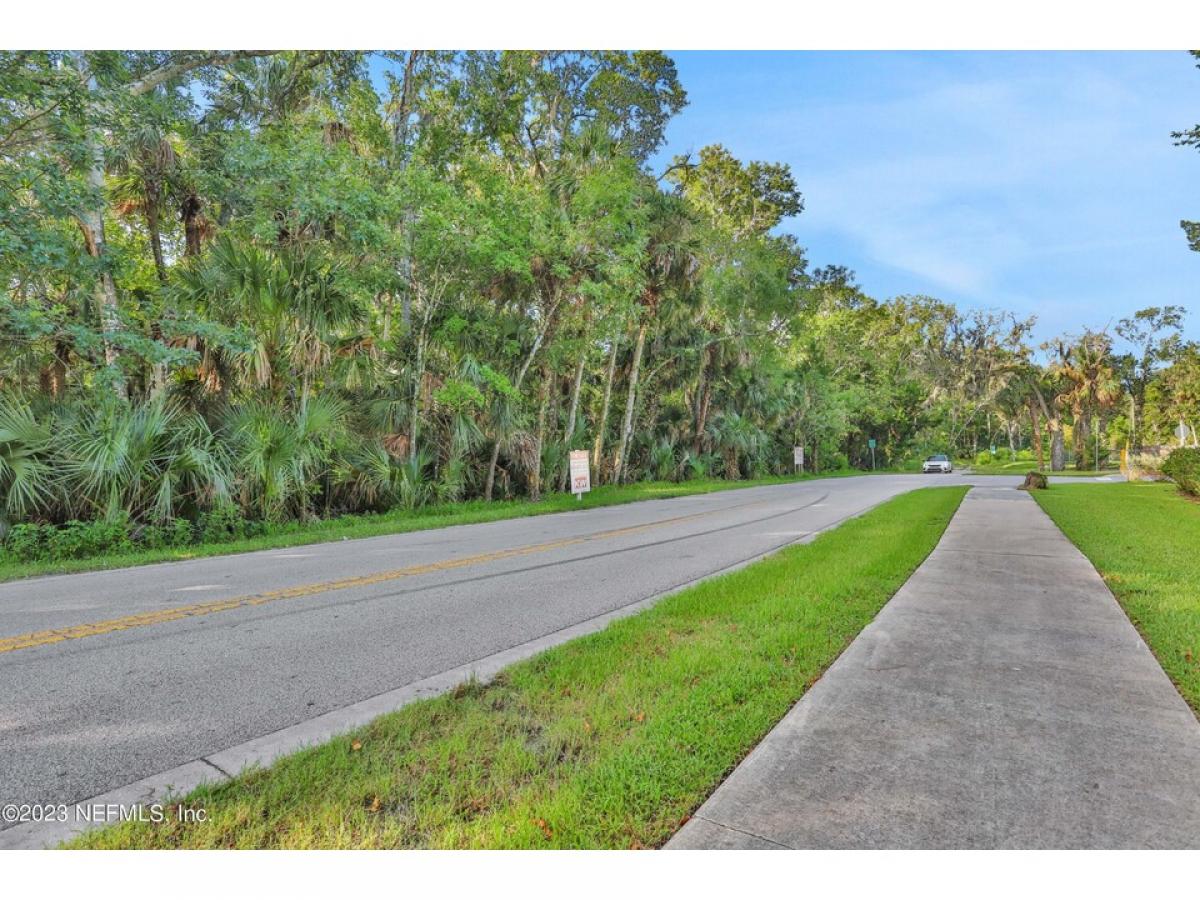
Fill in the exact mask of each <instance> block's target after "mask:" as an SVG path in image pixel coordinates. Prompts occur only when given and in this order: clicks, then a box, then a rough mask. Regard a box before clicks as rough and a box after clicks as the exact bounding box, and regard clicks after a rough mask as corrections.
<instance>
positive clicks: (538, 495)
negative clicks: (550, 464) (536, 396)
mask: <svg viewBox="0 0 1200 900" xmlns="http://www.w3.org/2000/svg"><path fill="white" fill-rule="evenodd" d="M552 380H553V379H552V377H551V375H550V373H549V372H543V374H542V391H541V394H542V396H541V400H540V401H539V402H538V424H537V435H536V437H535V438H534V456H533V471H532V472H531V473H530V474H529V499H530V500H532V501H533V502H534V503H537V502H539V501H540V500H541V499H542V445H543V443H544V442H545V440H546V407H548V406H549V405H550V382H551V381H552Z"/></svg>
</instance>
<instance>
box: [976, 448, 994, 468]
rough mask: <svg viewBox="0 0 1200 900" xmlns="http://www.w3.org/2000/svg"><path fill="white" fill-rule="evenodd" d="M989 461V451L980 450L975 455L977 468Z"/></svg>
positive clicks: (990, 458)
mask: <svg viewBox="0 0 1200 900" xmlns="http://www.w3.org/2000/svg"><path fill="white" fill-rule="evenodd" d="M991 461H992V451H990V450H980V451H979V452H978V453H976V454H975V465H977V466H986V465H987V464H988V463H990V462H991Z"/></svg>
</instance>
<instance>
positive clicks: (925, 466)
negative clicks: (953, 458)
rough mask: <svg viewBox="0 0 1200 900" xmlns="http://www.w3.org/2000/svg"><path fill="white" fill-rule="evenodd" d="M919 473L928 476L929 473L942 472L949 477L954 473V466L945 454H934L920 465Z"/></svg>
mask: <svg viewBox="0 0 1200 900" xmlns="http://www.w3.org/2000/svg"><path fill="white" fill-rule="evenodd" d="M921 471H922V472H924V473H925V474H926V475H928V474H929V473H930V472H942V473H945V474H946V475H949V474H950V473H951V472H953V471H954V464H953V463H952V462H950V457H948V456H947V455H946V454H945V453H935V454H934V455H933V456H930V457H928V458H927V459H926V460H925V462H924V463H922V464H921Z"/></svg>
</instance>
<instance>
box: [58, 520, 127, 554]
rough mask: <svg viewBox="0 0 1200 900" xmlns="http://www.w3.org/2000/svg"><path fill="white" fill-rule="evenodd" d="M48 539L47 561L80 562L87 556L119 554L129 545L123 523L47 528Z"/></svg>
mask: <svg viewBox="0 0 1200 900" xmlns="http://www.w3.org/2000/svg"><path fill="white" fill-rule="evenodd" d="M48 538H49V539H48V540H47V547H48V551H49V552H48V553H47V558H49V559H84V558H85V557H88V556H100V555H103V554H107V553H120V552H122V551H125V550H129V549H130V548H131V547H132V546H133V542H132V541H131V540H130V537H129V525H128V523H127V522H124V521H116V522H105V521H99V522H77V521H71V522H67V523H66V524H65V525H62V526H60V527H58V528H52V529H50V534H49V536H48Z"/></svg>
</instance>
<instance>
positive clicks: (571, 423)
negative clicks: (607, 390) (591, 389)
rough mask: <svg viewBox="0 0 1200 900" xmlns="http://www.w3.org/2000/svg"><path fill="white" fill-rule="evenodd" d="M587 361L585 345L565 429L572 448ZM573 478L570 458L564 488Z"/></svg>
mask: <svg viewBox="0 0 1200 900" xmlns="http://www.w3.org/2000/svg"><path fill="white" fill-rule="evenodd" d="M586 362H587V348H586V347H585V348H584V349H583V350H581V351H580V353H579V362H577V363H576V364H575V382H574V384H573V385H572V386H571V408H570V410H569V411H568V412H567V427H566V429H565V430H564V431H563V443H564V444H567V449H568V450H570V449H571V447H570V443H571V438H573V437H575V420H576V418H577V417H578V415H579V392H580V391H581V390H582V388H583V368H584V364H585V363H586ZM570 480H571V463H570V461H569V460H568V462H567V466H566V469H565V470H564V471H563V480H562V490H564V491H565V490H566V489H567V484H568V482H570Z"/></svg>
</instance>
